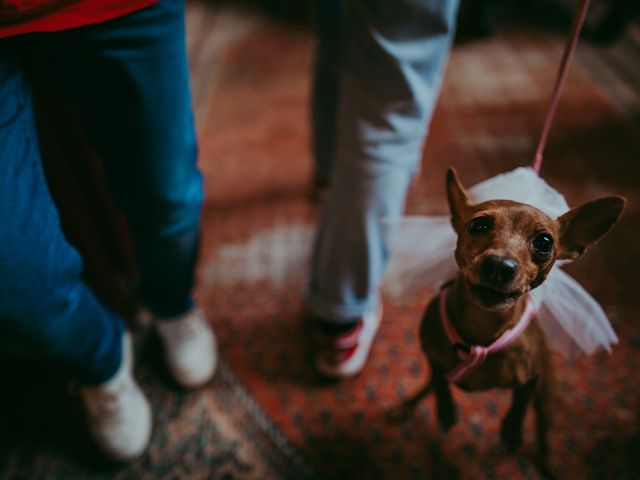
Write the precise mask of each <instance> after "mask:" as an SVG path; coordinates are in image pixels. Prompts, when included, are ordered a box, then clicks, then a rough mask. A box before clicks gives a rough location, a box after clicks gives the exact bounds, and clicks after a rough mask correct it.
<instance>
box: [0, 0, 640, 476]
mask: <svg viewBox="0 0 640 480" xmlns="http://www.w3.org/2000/svg"><path fill="white" fill-rule="evenodd" d="M188 28H189V52H190V56H191V67H192V72H193V89H194V103H195V107H196V118H197V120H198V125H199V132H200V159H201V160H200V162H201V167H202V169H203V172H204V174H205V179H206V189H207V201H206V204H205V207H204V219H203V251H202V258H201V262H200V269H199V278H200V282H199V286H198V291H197V296H198V299H199V302H200V304H201V305H202V306H203V307H204V308H205V310H206V312H207V313H208V315H209V318H210V319H211V321H212V323H213V325H214V328H215V330H216V333H217V335H218V337H219V342H220V349H221V354H222V358H223V362H222V365H221V366H220V370H219V371H218V373H217V375H216V377H215V379H214V381H213V382H212V384H211V385H209V386H208V387H207V388H206V389H204V390H203V391H202V392H197V393H182V392H179V391H176V390H175V389H173V388H172V387H171V385H170V384H169V383H168V382H167V381H166V377H165V376H164V375H163V374H162V373H161V372H162V369H161V368H159V363H160V362H159V360H158V355H157V351H156V347H154V343H153V342H151V346H150V348H144V345H141V348H142V351H141V359H142V361H141V362H140V366H139V368H138V377H139V378H140V380H141V382H142V384H143V387H144V389H145V391H146V392H147V393H148V395H149V396H150V399H151V402H152V404H153V406H154V412H155V418H154V420H155V431H154V435H153V439H152V444H151V447H150V450H149V453H148V454H147V455H146V456H145V457H144V458H143V459H141V460H140V461H139V462H137V463H136V464H134V465H131V466H129V467H125V468H122V469H113V468H111V467H108V466H106V465H105V464H104V463H102V462H101V461H100V460H99V459H98V457H97V455H96V454H95V452H94V451H93V449H92V447H91V446H90V442H89V441H88V438H87V437H86V434H85V433H84V432H83V429H82V424H81V421H80V418H79V417H78V413H77V412H78V409H77V408H76V407H77V404H76V403H74V402H73V401H71V402H70V401H68V396H67V394H66V392H65V391H64V389H63V388H62V386H61V385H62V383H61V382H60V381H59V380H60V379H59V378H58V377H57V376H55V375H52V376H45V375H44V374H43V373H42V369H41V367H39V366H36V365H33V366H27V367H25V366H24V365H23V366H21V367H20V370H16V369H15V364H13V363H11V362H0V364H3V365H4V366H3V368H2V372H0V374H1V375H2V377H3V384H5V385H6V384H11V385H15V386H16V387H15V389H12V393H11V395H1V396H0V408H1V409H3V411H5V412H11V413H12V415H11V416H9V417H7V418H4V417H2V420H1V422H0V478H3V479H5V478H6V479H20V478H51V479H53V478H60V479H71V478H73V479H75V478H87V479H88V478H122V479H124V478H136V479H137V478H143V479H144V478H149V479H151V478H154V479H155V478H163V479H164V478H167V479H173V478H188V479H192V478H193V479H199V478H203V479H204V478H207V479H208V478H225V479H231V478H242V479H245V478H246V479H280V478H290V479H304V478H317V477H322V478H356V479H357V478H362V479H365V478H366V479H369V478H393V479H405V478H406V479H413V478H415V479H420V478H445V479H455V478H462V479H485V478H486V479H493V478H497V479H502V478H513V479H516V478H539V475H538V472H537V471H536V469H535V467H534V463H533V461H532V456H533V452H534V435H533V428H532V425H533V419H532V416H531V415H529V416H528V417H527V420H526V430H525V431H526V433H525V444H524V447H523V450H522V451H521V452H520V453H518V454H516V455H508V454H506V453H504V452H503V451H502V450H501V449H500V448H499V446H498V429H499V424H500V418H501V417H502V416H503V415H504V413H505V411H506V409H507V407H508V404H509V393H508V392H504V391H492V392H487V393H479V394H467V393H464V392H461V391H459V390H455V389H454V392H453V394H454V399H455V401H456V402H457V404H458V408H459V413H460V420H459V422H458V424H457V425H456V426H455V427H454V428H453V429H452V430H451V431H450V432H449V433H448V434H447V435H443V434H441V433H440V432H439V431H438V428H437V426H436V423H435V419H434V405H433V399H432V398H429V399H427V400H426V401H425V402H424V403H423V404H422V405H421V406H420V407H419V408H418V409H417V411H416V413H415V415H414V416H412V417H411V418H410V419H409V420H407V421H406V422H404V423H400V424H399V423H395V422H393V421H391V420H390V419H389V416H388V410H389V409H390V408H392V407H393V406H395V405H397V404H398V402H400V401H401V400H402V399H403V398H405V397H407V396H408V395H410V394H411V393H412V392H413V391H414V390H415V389H417V388H418V387H419V386H421V385H422V382H424V381H425V379H426V378H427V377H428V367H427V366H426V363H425V361H424V359H423V357H422V355H421V353H420V351H419V347H418V341H417V335H416V332H417V327H418V322H419V319H420V317H421V314H422V310H423V308H424V305H426V303H427V302H428V300H429V299H430V297H431V296H432V295H433V292H432V291H430V290H428V289H422V290H419V291H407V290H406V289H404V288H400V287H401V285H402V281H401V279H398V278H394V277H393V275H389V277H388V278H387V279H386V281H385V286H384V305H385V313H384V319H383V324H382V327H381V330H380V334H379V336H378V338H377V340H376V342H375V344H374V347H373V350H372V353H371V358H370V361H369V362H368V364H367V366H366V367H365V369H364V371H363V372H362V373H361V374H360V375H359V376H358V377H357V378H354V379H353V380H349V381H345V382H341V383H327V382H324V381H322V380H321V379H320V378H318V376H317V375H316V374H315V373H314V371H313V370H312V369H311V368H310V360H309V350H308V346H307V343H306V338H307V335H306V333H307V332H305V331H304V328H303V324H302V322H301V321H300V311H301V310H302V295H303V292H304V286H305V280H306V275H307V260H308V252H309V248H310V243H311V241H312V238H313V231H314V225H315V222H316V218H317V215H318V207H317V206H314V205H312V204H311V203H309V201H308V199H307V190H308V180H309V178H310V171H311V168H310V158H309V152H308V143H309V132H308V123H307V121H306V120H307V118H308V103H309V100H308V94H309V72H310V68H311V64H310V52H311V46H312V43H311V37H310V34H309V32H308V30H307V29H306V28H304V27H302V26H296V25H287V24H280V23H277V22H274V21H271V20H269V19H267V18H265V17H264V16H262V15H261V14H260V13H259V12H256V11H253V10H250V9H242V8H237V7H232V6H228V5H226V6H225V4H220V3H217V2H213V3H209V2H204V1H202V2H200V1H192V2H190V5H189V16H188ZM562 42H563V38H562V36H561V35H558V34H556V33H553V32H550V31H548V30H547V29H545V28H544V27H536V28H532V27H517V28H516V27H511V28H506V27H505V28H502V29H500V30H499V31H498V34H497V35H496V36H495V37H493V38H491V39H488V40H486V41H482V42H476V43H470V44H465V45H459V46H457V47H456V48H455V50H454V52H453V55H452V57H451V59H450V62H449V68H448V71H447V75H446V78H445V81H444V85H443V90H442V95H441V99H440V102H439V105H438V109H437V111H436V114H435V116H434V119H433V122H432V124H431V132H430V135H429V141H428V144H427V147H426V150H425V156H424V161H423V169H422V173H421V175H420V176H419V178H416V181H415V182H414V184H413V186H412V189H411V192H410V195H409V201H408V211H409V212H410V213H413V214H427V213H446V204H445V202H444V196H443V194H444V182H443V179H444V172H445V169H446V167H447V166H448V165H455V166H456V167H457V169H458V171H459V172H460V174H461V177H462V181H463V182H464V183H465V184H466V185H471V184H473V183H476V182H478V181H480V180H482V179H484V178H486V177H489V176H492V175H495V174H497V173H500V172H503V171H507V170H509V169H511V168H514V167H516V166H520V165H525V164H527V163H529V162H530V161H531V157H532V154H533V151H534V149H535V142H536V139H537V135H538V130H539V128H540V125H541V122H542V118H543V115H544V110H545V107H546V102H547V96H548V93H549V90H550V86H551V83H552V81H553V76H554V74H555V69H556V65H557V62H558V59H559V57H560V53H561V49H562ZM639 57H640V30H639V29H638V27H637V26H634V27H633V28H632V30H631V31H630V32H629V35H628V37H627V38H626V39H625V41H624V42H621V43H619V44H616V45H614V46H612V47H609V48H606V49H596V48H595V47H591V46H589V45H586V44H582V45H581V46H580V50H579V52H578V57H577V61H576V64H575V66H574V67H573V68H572V71H571V74H570V76H569V81H568V84H567V88H566V91H565V92H564V94H563V97H562V101H561V105H560V109H559V111H558V115H557V118H556V120H555V122H554V126H553V128H552V131H551V137H550V140H549V146H548V149H547V152H546V160H545V161H546V163H545V165H544V167H543V176H544V177H545V178H546V179H547V180H548V181H549V182H550V183H551V185H553V186H554V187H556V188H558V189H559V190H560V191H562V192H563V193H564V194H565V196H566V197H567V199H568V200H569V202H570V203H571V204H577V203H579V202H581V201H584V200H586V199H590V198H592V197H594V196H598V195H606V194H619V195H624V196H626V197H627V198H628V199H629V204H628V206H627V210H626V212H625V215H624V218H623V219H622V221H621V222H620V224H619V225H617V226H616V228H615V229H614V230H613V231H612V232H611V234H610V235H609V236H608V237H606V238H605V239H604V240H603V241H602V242H600V243H599V244H598V245H596V246H595V247H594V248H593V249H591V250H590V251H589V253H588V254H587V255H586V256H585V258H584V259H581V260H580V261H579V262H576V264H575V265H571V266H570V267H569V268H567V270H568V271H569V272H570V273H571V275H573V276H574V277H575V278H576V279H578V280H579V281H580V282H581V283H582V284H583V285H584V286H585V288H587V289H588V290H589V291H590V292H591V293H592V294H593V295H594V296H595V297H596V298H597V299H598V300H599V301H600V302H601V304H602V305H603V307H604V308H605V310H606V311H607V313H608V315H609V317H610V319H611V321H612V323H613V325H614V328H615V329H616V331H617V332H618V335H619V336H620V344H619V345H618V346H617V347H616V348H615V350H614V353H613V355H611V356H609V355H606V354H598V355H596V356H593V357H590V358H583V359H581V360H579V361H578V362H576V363H574V364H568V363H567V362H565V361H563V360H561V359H559V358H557V359H555V361H554V367H555V370H556V375H557V378H558V384H559V391H560V394H561V397H562V405H560V406H559V407H558V418H557V421H556V423H555V425H554V427H553V429H552V432H551V444H552V450H553V452H554V455H555V456H556V460H557V462H558V464H559V467H560V470H561V471H560V477H561V478H567V479H577V478H581V479H582V478H584V479H600V478H615V479H637V478H640V461H639V459H640V432H639V427H638V425H639V423H640V419H639V418H638V415H640V413H639V411H640V404H639V394H638V392H639V391H640V380H639V379H640V377H638V375H637V372H638V370H639V369H640V322H638V318H639V313H640V308H639V306H638V300H637V299H638V298H639V294H640V290H639V289H638V282H637V280H636V274H637V272H638V271H640V249H638V246H637V240H636V235H637V232H638V231H639V229H640V209H638V204H639V203H638V200H640V194H639V193H638V192H640V189H639V187H640V164H639V163H638V158H639V157H640V140H639V139H638V135H637V132H638V127H639V126H640V71H639V69H640V62H638V58H639ZM25 369H26V372H25ZM159 372H160V373H159ZM34 378H35V379H37V381H33V379H34ZM5 379H6V381H7V382H9V383H5ZM3 393H4V390H3Z"/></svg>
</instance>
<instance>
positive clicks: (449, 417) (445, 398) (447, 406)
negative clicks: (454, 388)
mask: <svg viewBox="0 0 640 480" xmlns="http://www.w3.org/2000/svg"><path fill="white" fill-rule="evenodd" d="M431 383H432V385H433V389H434V391H435V394H436V404H437V409H438V422H439V423H440V428H442V430H443V431H445V432H448V431H449V429H450V428H451V427H452V426H453V425H454V424H455V423H456V421H457V420H458V414H457V412H456V405H455V403H454V402H453V398H452V397H451V390H449V384H448V383H447V381H446V380H445V378H444V375H443V373H442V372H441V371H440V370H438V369H435V368H434V369H432V371H431Z"/></svg>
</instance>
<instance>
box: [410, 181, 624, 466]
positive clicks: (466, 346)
mask: <svg viewBox="0 0 640 480" xmlns="http://www.w3.org/2000/svg"><path fill="white" fill-rule="evenodd" d="M447 196H448V200H449V206H450V209H451V220H452V224H453V228H454V230H455V231H456V233H457V234H458V243H457V248H456V253H455V257H456V262H457V264H458V267H459V274H458V276H457V278H456V279H455V280H454V281H453V283H452V284H451V285H450V286H449V287H448V288H447V290H446V297H442V296H443V295H444V293H443V292H441V293H440V295H439V296H437V297H436V298H435V299H433V300H432V301H431V303H430V304H429V305H428V307H427V310H426V313H425V315H424V318H423V320H422V324H421V327H420V338H421V341H422V348H423V350H424V352H425V354H426V356H427V358H428V360H429V363H430V364H431V380H430V382H429V383H428V384H427V385H426V386H425V387H424V388H423V389H422V390H420V391H419V392H418V393H417V394H416V395H415V396H414V397H412V398H411V399H409V400H408V401H407V402H406V403H405V408H412V407H413V406H415V405H416V404H417V403H418V401H419V400H420V399H421V398H423V397H424V396H425V395H426V394H427V393H429V392H430V391H431V390H432V389H433V390H434V392H435V395H436V404H437V414H438V420H439V423H440V426H441V427H442V428H443V429H444V430H445V431H446V430H448V429H449V428H450V427H451V426H452V425H453V424H454V423H455V421H456V409H455V406H454V403H453V400H452V397H451V392H450V390H449V381H452V382H454V383H456V385H458V386H459V387H460V388H462V389H464V390H468V391H474V390H487V389H491V388H511V389H513V401H512V405H511V408H510V409H509V411H508V413H507V415H506V417H505V418H504V420H503V421H502V431H501V440H502V442H503V444H504V445H505V446H506V447H507V448H508V449H509V450H510V451H514V450H516V449H517V448H518V447H519V446H520V445H521V443H522V422H523V419H524V415H525V411H526V407H527V405H528V404H529V403H530V402H531V401H533V405H534V408H535V411H536V417H537V419H536V425H537V436H538V448H539V455H540V461H541V467H542V468H543V470H546V472H547V473H549V472H550V470H551V469H550V461H549V445H548V440H547V432H548V429H549V425H550V423H551V420H552V413H553V412H552V398H553V396H554V395H553V391H554V384H553V378H552V370H551V367H550V359H549V352H548V350H547V346H546V342H545V337H544V334H543V332H542V330H541V328H540V326H539V325H538V323H537V322H536V319H535V316H534V315H528V312H529V311H531V307H528V305H529V300H528V296H527V293H528V292H529V291H530V290H531V289H533V288H535V287H537V286H538V285H540V284H541V283H542V282H543V281H544V280H545V278H546V276H547V274H548V273H549V270H550V269H551V267H552V266H553V264H554V262H555V261H556V260H558V259H574V258H577V257H579V256H580V255H581V254H582V253H584V251H585V249H586V248H587V246H589V245H590V244H592V243H594V242H595V241H597V240H598V239H599V238H601V237H602V236H603V235H604V234H605V233H606V232H607V231H608V230H609V229H610V228H611V227H612V226H613V225H614V224H615V223H616V221H617V220H618V218H619V216H620V214H621V212H622V209H623V207H624V204H625V200H624V199H623V198H620V197H606V198H601V199H598V200H594V201H591V202H588V203H585V204H583V205H581V206H579V207H576V208H574V209H572V210H570V211H569V212H567V213H566V214H564V215H562V216H561V217H559V218H558V219H556V220H554V219H551V218H549V217H548V216H547V215H545V214H544V213H543V212H541V211H540V210H538V209H536V208H534V207H532V206H530V205H525V204H522V203H517V202H512V201H509V200H492V201H487V202H483V203H479V204H477V205H474V204H472V203H471V201H470V199H469V198H468V196H467V193H466V192H465V190H464V189H463V187H462V186H461V185H460V183H459V181H458V179H457V177H456V174H455V172H454V171H453V170H452V169H449V171H448V173H447ZM442 298H444V300H442ZM441 312H442V315H441ZM443 317H444V318H443ZM443 321H444V323H443ZM509 330H512V332H510V333H509ZM518 330H520V332H518ZM505 334H506V335H507V337H509V335H513V336H514V337H513V338H505V337H502V336H503V335H505ZM501 342H502V344H501ZM491 345H494V346H495V345H497V346H498V347H500V348H498V350H497V351H495V352H492V351H491V348H492V347H489V352H488V353H487V352H486V351H483V349H482V347H488V346H491ZM474 346H479V347H474ZM474 348H475V349H476V350H474ZM485 355H486V357H485ZM479 357H483V358H479ZM483 360H484V362H482V361H483ZM474 363H477V364H476V365H475V366H474V365H473V364H474ZM465 365H466V366H467V367H468V368H465ZM456 372H457V373H456ZM460 373H462V375H458V374H460ZM452 376H453V377H452ZM405 411H408V410H405Z"/></svg>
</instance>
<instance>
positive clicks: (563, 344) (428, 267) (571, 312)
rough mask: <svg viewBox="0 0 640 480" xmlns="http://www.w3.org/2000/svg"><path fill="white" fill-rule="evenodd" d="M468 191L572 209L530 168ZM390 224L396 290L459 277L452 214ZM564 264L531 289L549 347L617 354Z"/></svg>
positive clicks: (480, 197)
mask: <svg viewBox="0 0 640 480" xmlns="http://www.w3.org/2000/svg"><path fill="white" fill-rule="evenodd" d="M468 193H469V195H470V196H471V198H472V199H473V200H474V201H476V202H484V201H486V200H492V199H504V200H513V201H516V202H521V203H526V204H529V205H533V206H534V207H536V208H538V209H540V210H542V211H543V212H545V213H546V214H547V215H549V216H550V217H551V218H557V217H559V216H560V215H562V214H563V213H565V212H567V211H568V210H569V206H568V204H567V202H566V201H565V199H564V197H563V196H562V195H561V194H560V193H558V192H557V191H556V190H554V189H553V188H551V187H550V186H549V185H548V184H547V183H546V182H545V181H544V180H542V179H541V178H540V177H539V176H538V174H537V173H536V172H535V171H534V170H533V169H531V168H527V167H522V168H517V169H515V170H513V171H511V172H507V173H504V174H501V175H498V176H495V177H492V178H490V179H488V180H485V181H483V182H481V183H479V184H477V185H475V186H473V187H471V188H469V189H468ZM386 225H387V226H388V227H389V228H388V231H389V234H388V236H387V241H388V246H389V251H390V252H391V258H390V263H389V272H390V274H391V275H393V277H394V279H395V280H396V285H395V288H399V289H402V290H404V291H411V290H415V289H417V288H422V287H427V286H432V287H434V288H438V287H439V286H440V285H442V284H443V283H444V282H446V281H448V280H451V279H452V278H454V277H455V275H456V272H457V267H456V263H455V259H454V252H455V247H456V234H455V232H454V231H453V228H452V227H451V220H450V217H449V216H405V217H402V218H401V219H399V220H397V221H393V222H386ZM561 266H562V264H561V262H557V263H556V265H554V267H553V268H552V269H551V272H549V275H548V277H547V280H546V281H545V282H544V283H542V285H540V286H539V287H538V288H536V289H534V290H533V291H532V292H531V298H532V300H533V302H534V305H535V306H536V308H537V310H538V315H537V318H538V321H539V323H540V325H541V327H542V329H543V331H544V333H545V335H546V337H547V341H548V344H549V346H550V347H551V348H552V349H553V350H555V351H557V352H559V353H561V354H562V355H563V356H564V357H565V358H567V359H570V360H574V359H576V358H577V357H578V356H580V355H581V354H582V353H586V354H587V355H591V354H593V353H594V352H596V351H597V350H599V349H605V350H607V351H608V352H611V346H612V345H613V344H616V343H618V337H617V336H616V334H615V332H614V331H613V328H612V327H611V324H610V322H609V320H608V318H607V317H606V315H605V313H604V311H603V310H602V308H601V307H600V305H599V304H598V302H596V301H595V300H594V299H593V297H591V295H589V293H587V291H586V290H585V289H584V288H582V286H581V285H580V284H579V283H578V282H576V281H575V280H574V279H573V278H572V277H571V276H569V275H568V274H567V273H566V272H564V271H563V270H562V269H561Z"/></svg>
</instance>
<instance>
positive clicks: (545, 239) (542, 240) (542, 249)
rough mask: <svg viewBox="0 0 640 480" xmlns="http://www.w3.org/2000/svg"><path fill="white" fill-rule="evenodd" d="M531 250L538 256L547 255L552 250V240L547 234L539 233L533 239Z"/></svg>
mask: <svg viewBox="0 0 640 480" xmlns="http://www.w3.org/2000/svg"><path fill="white" fill-rule="evenodd" d="M533 248H534V250H535V251H536V253H537V254H538V255H549V254H550V253H551V250H553V238H551V235H549V234H548V233H541V234H540V235H538V236H537V237H536V238H534V239H533Z"/></svg>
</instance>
